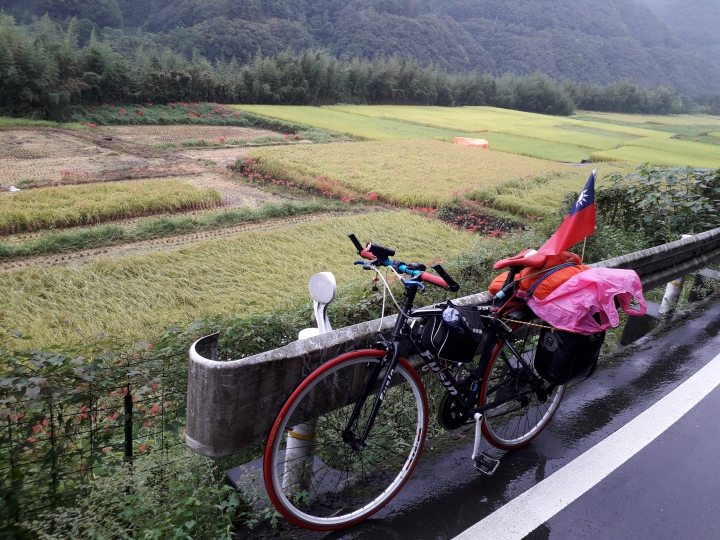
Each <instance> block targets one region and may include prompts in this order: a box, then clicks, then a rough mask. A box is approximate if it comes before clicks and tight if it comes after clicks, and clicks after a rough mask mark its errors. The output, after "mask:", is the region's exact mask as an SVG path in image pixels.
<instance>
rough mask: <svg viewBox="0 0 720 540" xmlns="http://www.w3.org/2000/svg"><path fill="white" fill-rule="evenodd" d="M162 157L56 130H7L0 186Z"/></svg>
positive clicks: (1, 136) (2, 135)
mask: <svg viewBox="0 0 720 540" xmlns="http://www.w3.org/2000/svg"><path fill="white" fill-rule="evenodd" d="M163 164H165V160H163V159H148V158H141V157H138V156H135V155H131V154H126V153H121V152H116V151H113V150H108V149H106V148H101V147H100V146H97V145H95V144H93V143H92V142H90V141H88V140H85V139H81V138H78V137H73V136H72V135H68V134H66V133H63V132H61V131H56V130H30V129H10V130H3V131H1V132H0V188H6V187H8V186H11V185H19V186H20V187H22V185H23V183H28V182H32V181H51V182H59V181H61V180H62V179H63V178H64V177H65V176H68V175H76V176H77V175H80V176H83V175H92V174H97V173H100V172H102V171H107V170H118V169H127V168H131V167H144V166H160V165H163Z"/></svg>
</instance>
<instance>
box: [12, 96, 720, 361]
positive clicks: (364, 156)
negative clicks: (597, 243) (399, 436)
mask: <svg viewBox="0 0 720 540" xmlns="http://www.w3.org/2000/svg"><path fill="white" fill-rule="evenodd" d="M234 108H235V109H236V111H248V112H250V113H254V114H259V115H263V116H265V117H268V118H272V119H278V120H283V121H287V122H292V123H294V124H295V127H293V129H296V130H298V131H296V133H295V134H291V135H289V134H288V133H287V132H285V133H279V132H273V131H270V130H269V129H266V128H267V126H271V128H272V129H275V128H274V127H272V126H277V125H280V124H279V123H277V122H274V120H273V121H269V120H268V121H267V122H265V121H263V122H264V123H258V124H253V125H259V126H263V129H255V128H252V127H241V126H237V125H221V124H222V123H221V122H220V121H219V120H218V121H217V122H215V121H213V122H211V123H212V125H201V124H183V125H168V126H155V125H138V126H134V125H133V126H131V125H101V126H98V127H91V126H89V125H88V124H86V125H83V126H80V125H74V126H69V125H59V124H53V123H42V122H39V123H38V122H30V121H28V122H18V121H15V120H12V119H2V118H0V258H1V259H2V261H1V262H0V273H1V275H2V279H0V313H2V314H3V320H2V325H3V326H5V327H6V328H13V329H18V330H20V331H22V332H23V333H24V334H25V335H30V336H31V337H32V339H31V340H30V341H27V342H24V345H25V346H33V347H40V346H45V345H54V344H63V343H67V342H71V341H74V340H77V339H79V333H78V332H80V333H82V335H85V336H90V335H93V334H96V333H98V332H103V333H105V334H110V335H116V336H119V337H121V338H122V339H127V340H132V341H135V340H137V339H141V338H146V339H150V340H151V339H152V338H153V336H157V335H158V333H160V332H161V331H162V330H164V329H165V328H167V327H169V326H171V325H181V326H182V325H186V324H188V323H190V322H192V321H195V320H197V319H198V318H200V317H202V316H205V315H237V316H244V315H251V314H262V313H268V312H270V311H272V310H274V309H276V308H279V307H287V306H289V305H292V303H293V302H297V301H306V300H307V279H308V278H309V276H310V275H312V274H313V273H314V272H317V271H322V270H331V271H332V272H333V273H335V275H336V276H337V278H338V281H339V283H340V284H341V285H343V284H345V285H350V284H353V283H362V282H364V281H363V280H366V279H367V275H364V274H363V273H362V272H361V271H359V269H358V268H355V267H354V266H353V265H352V262H353V261H354V259H355V256H354V253H353V249H352V246H351V245H350V244H349V242H348V240H347V238H346V236H345V235H346V234H347V233H348V232H351V231H352V232H355V233H356V234H357V235H358V237H359V238H360V239H361V240H362V241H367V240H371V241H375V242H379V243H381V244H387V245H390V246H392V247H394V248H396V249H397V250H398V256H400V257H402V258H403V259H404V260H420V261H426V262H427V261H432V260H437V259H451V258H454V257H456V256H458V255H459V254H462V253H466V252H472V251H473V250H477V249H480V248H482V247H483V246H485V245H487V243H489V242H498V240H496V239H487V238H484V237H483V236H482V234H477V233H470V232H467V231H465V230H458V229H456V228H453V227H450V226H448V225H446V224H444V223H443V222H441V221H439V220H438V219H436V218H435V217H432V216H433V215H434V213H433V212H431V211H428V210H427V209H428V208H438V207H441V206H443V205H446V204H448V203H451V204H460V203H459V201H460V199H461V198H467V199H471V200H473V201H478V202H479V203H480V204H484V205H486V208H487V207H491V211H492V212H494V214H492V215H493V216H495V218H494V219H502V220H508V219H509V220H515V219H521V220H524V222H525V223H531V221H530V220H528V219H525V218H532V219H535V218H546V217H548V216H554V215H555V214H556V213H557V211H558V208H559V205H560V203H561V201H562V200H563V199H564V198H565V196H566V194H567V193H568V192H573V191H578V190H579V189H581V188H582V186H583V185H584V183H585V181H586V179H587V177H588V175H589V174H590V170H591V169H592V168H595V167H597V168H598V172H599V177H600V178H602V177H603V176H605V175H610V174H612V173H615V172H619V173H622V174H627V173H630V172H632V171H633V170H634V169H635V167H636V166H637V164H639V163H645V162H649V163H651V164H656V165H669V166H685V165H691V166H695V167H720V146H718V145H717V144H713V143H714V142H716V138H717V137H718V136H720V118H717V117H707V116H689V115H686V116H682V117H651V116H630V115H610V114H595V113H579V114H578V115H576V116H573V117H568V118H559V117H550V116H543V115H537V114H529V113H522V112H518V111H509V110H503V109H494V108H489V107H463V108H440V107H400V106H332V107H276V106H245V105H243V106H235V107H234ZM233 114H235V113H233ZM237 114H238V115H239V112H237ZM266 120H267V118H266ZM209 124H210V122H209ZM283 125H287V124H283ZM303 126H307V128H304V127H303ZM278 129H279V128H278ZM303 130H306V131H303ZM322 130H331V131H333V132H340V133H343V134H345V135H343V136H340V135H338V134H337V133H334V134H332V136H327V133H328V132H326V131H322ZM298 133H307V134H309V135H308V136H307V137H305V135H298ZM313 134H314V135H313ZM318 134H320V135H318ZM323 134H324V135H323ZM315 135H317V136H315ZM454 137H471V138H483V139H487V140H488V141H489V143H490V150H479V149H475V148H468V147H462V146H459V145H453V144H451V143H452V141H453V138H454ZM287 139H289V140H287ZM299 139H303V140H299ZM305 139H307V140H305ZM206 143H210V144H206ZM278 143H281V144H282V145H280V146H278ZM288 143H290V144H288ZM296 143H302V144H296ZM239 159H242V160H243V161H240V162H239V163H243V162H244V160H246V159H250V160H251V163H255V164H257V167H258V169H257V170H258V171H259V173H260V174H258V175H255V178H253V177H251V175H249V174H247V175H246V177H245V178H243V177H241V175H239V174H235V173H234V172H232V171H231V170H229V169H228V166H230V165H231V164H233V163H236V161H237V160H239ZM583 160H592V161H595V162H597V163H592V164H591V163H584V164H581V163H580V162H581V161H583ZM66 184H77V185H66ZM10 186H16V187H19V188H20V191H13V192H10V190H9V187H10ZM463 204H464V203H463ZM418 208H419V209H421V210H422V211H420V212H418V211H417V209H418ZM498 216H499V217H498ZM307 246H313V249H308V248H307ZM318 247H319V249H318Z"/></svg>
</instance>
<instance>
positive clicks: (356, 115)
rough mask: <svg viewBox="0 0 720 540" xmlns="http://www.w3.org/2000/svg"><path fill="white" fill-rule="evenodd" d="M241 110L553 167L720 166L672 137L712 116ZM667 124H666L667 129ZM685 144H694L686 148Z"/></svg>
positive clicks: (714, 150)
mask: <svg viewBox="0 0 720 540" xmlns="http://www.w3.org/2000/svg"><path fill="white" fill-rule="evenodd" d="M237 108H239V109H242V110H247V111H251V112H254V113H256V114H263V115H267V116H272V117H273V118H277V119H281V120H288V121H294V122H303V123H306V124H309V125H313V126H317V127H324V128H326V129H334V130H337V131H341V132H344V133H347V134H350V135H354V136H358V137H362V138H366V139H375V140H408V139H417V138H425V139H427V138H436V139H440V140H450V139H451V138H452V137H456V136H472V137H478V138H484V139H487V140H488V141H489V143H490V148H491V149H493V150H499V151H502V152H508V153H515V154H521V155H525V156H530V157H537V158H540V159H546V160H551V161H567V162H576V163H577V162H580V161H581V160H582V159H589V158H595V159H596V160H605V161H606V160H621V161H627V162H629V163H631V164H634V165H637V164H640V163H646V162H649V163H651V164H653V165H673V166H693V167H720V146H718V145H713V144H710V143H708V142H695V141H694V140H690V141H681V140H677V139H671V137H672V136H673V135H674V130H677V129H678V128H682V131H684V132H685V133H690V132H692V130H694V129H697V130H699V131H698V132H703V133H709V132H710V131H717V129H714V128H715V126H717V125H718V122H720V119H718V118H717V117H710V116H692V115H681V116H678V117H654V116H637V117H636V116H634V115H600V114H594V113H581V114H579V115H578V116H576V117H568V118H564V117H563V118H561V117H552V116H546V115H540V114H533V113H525V112H520V111H511V110H506V109H497V108H493V107H458V108H443V107H411V106H392V105H386V106H379V105H378V106H361V105H347V106H332V107H280V106H271V105H255V106H245V105H243V106H239V107H237ZM668 119H669V120H668ZM663 120H665V122H666V123H661V122H662V121H663ZM702 130H704V131H702ZM685 142H687V144H681V143H685ZM633 143H634V144H633ZM688 145H690V146H688ZM628 147H629V148H628ZM645 148H651V149H654V150H661V151H660V152H657V151H647V150H645Z"/></svg>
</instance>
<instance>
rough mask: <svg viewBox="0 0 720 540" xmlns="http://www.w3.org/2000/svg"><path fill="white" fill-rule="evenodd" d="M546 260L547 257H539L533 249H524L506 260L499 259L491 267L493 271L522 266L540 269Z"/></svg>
mask: <svg viewBox="0 0 720 540" xmlns="http://www.w3.org/2000/svg"><path fill="white" fill-rule="evenodd" d="M546 260H547V255H540V254H539V253H538V252H537V251H535V250H534V249H525V250H523V251H521V252H520V253H518V254H517V255H515V256H514V257H508V258H507V259H500V260H499V261H498V262H496V263H495V264H494V265H493V269H495V270H501V269H502V268H507V267H509V266H523V267H528V268H542V267H543V266H544V265H545V261H546Z"/></svg>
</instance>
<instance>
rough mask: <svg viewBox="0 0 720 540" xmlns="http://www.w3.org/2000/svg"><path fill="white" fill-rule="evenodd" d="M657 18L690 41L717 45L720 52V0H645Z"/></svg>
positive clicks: (694, 43)
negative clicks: (689, 0) (690, 0)
mask: <svg viewBox="0 0 720 540" xmlns="http://www.w3.org/2000/svg"><path fill="white" fill-rule="evenodd" d="M645 2H646V3H647V5H648V6H649V7H650V9H651V10H652V11H653V12H654V13H655V14H656V15H657V17H658V18H659V19H660V20H661V21H663V22H664V23H666V24H667V25H668V27H670V29H671V30H672V31H673V32H675V34H676V35H677V36H678V37H679V38H680V39H681V40H682V41H685V42H686V43H690V44H692V45H696V46H699V47H716V49H715V54H717V55H720V31H718V29H719V28H720V2H718V1H717V0H692V2H688V1H686V0H645Z"/></svg>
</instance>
